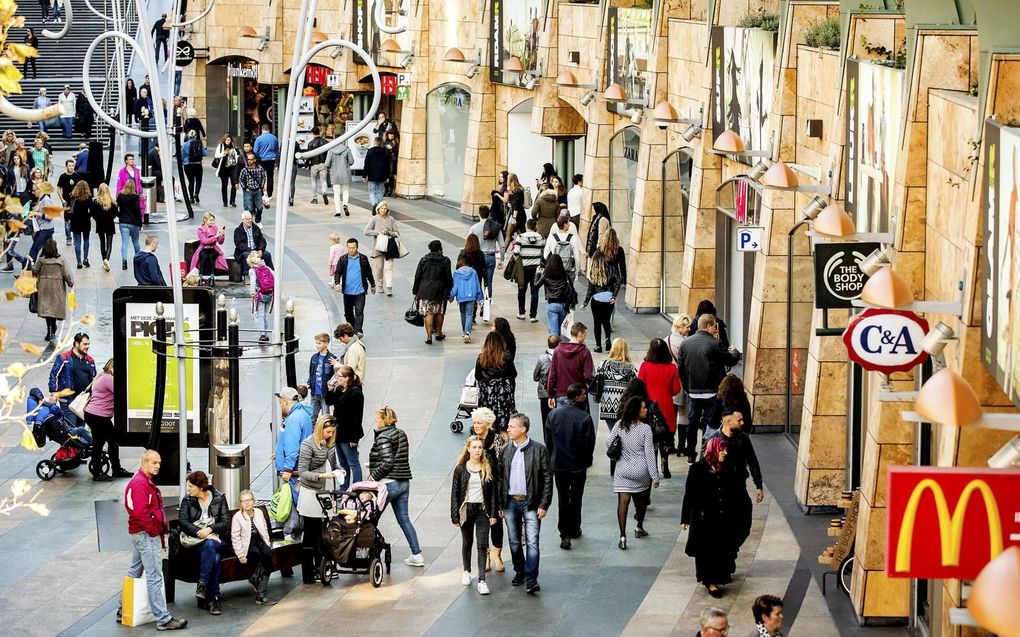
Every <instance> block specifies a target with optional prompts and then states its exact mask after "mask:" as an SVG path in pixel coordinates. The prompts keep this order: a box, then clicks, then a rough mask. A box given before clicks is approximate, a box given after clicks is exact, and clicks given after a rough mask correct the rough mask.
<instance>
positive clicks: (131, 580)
mask: <svg viewBox="0 0 1020 637" xmlns="http://www.w3.org/2000/svg"><path fill="white" fill-rule="evenodd" d="M154 621H156V618H155V617H153V616H152V611H151V610H149V593H148V589H147V588H146V585H145V576H144V575H143V576H142V577H125V578H124V588H123V589H122V590H121V593H120V623H121V624H122V625H124V626H141V625H142V624H151V623H152V622H154Z"/></svg>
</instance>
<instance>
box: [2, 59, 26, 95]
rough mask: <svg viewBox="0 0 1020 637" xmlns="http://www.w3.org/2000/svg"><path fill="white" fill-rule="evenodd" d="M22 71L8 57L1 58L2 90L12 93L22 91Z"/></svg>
mask: <svg viewBox="0 0 1020 637" xmlns="http://www.w3.org/2000/svg"><path fill="white" fill-rule="evenodd" d="M22 77H23V76H22V74H21V71H19V70H18V68H17V67H16V66H14V64H13V63H12V62H11V60H10V59H8V58H0V92H3V93H6V94H8V95H10V94H11V93H20V92H21V78H22Z"/></svg>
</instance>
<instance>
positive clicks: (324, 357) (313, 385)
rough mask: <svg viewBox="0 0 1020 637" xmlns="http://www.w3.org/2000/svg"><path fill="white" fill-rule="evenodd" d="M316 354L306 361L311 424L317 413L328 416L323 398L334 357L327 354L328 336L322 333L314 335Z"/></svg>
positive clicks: (317, 417) (316, 418)
mask: <svg viewBox="0 0 1020 637" xmlns="http://www.w3.org/2000/svg"><path fill="white" fill-rule="evenodd" d="M315 349H316V352H315V353H314V354H312V359H311V360H310V361H308V395H309V396H310V397H311V407H312V422H313V423H314V422H315V421H316V420H318V419H319V412H325V414H326V415H327V416H328V415H329V407H327V406H326V402H325V400H323V396H325V395H326V384H327V383H328V382H329V379H330V377H332V376H333V361H335V360H336V357H335V356H333V355H332V354H331V353H330V352H329V334H326V333H325V332H323V333H322V334H316V335H315Z"/></svg>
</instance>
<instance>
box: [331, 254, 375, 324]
mask: <svg viewBox="0 0 1020 637" xmlns="http://www.w3.org/2000/svg"><path fill="white" fill-rule="evenodd" d="M333 287H334V288H335V289H336V291H337V292H340V293H341V294H343V297H344V320H345V321H347V322H348V323H350V324H351V325H353V326H354V331H355V332H357V333H358V338H362V337H363V336H365V332H364V331H363V326H364V324H365V293H366V291H367V290H369V289H371V290H372V294H375V277H374V276H373V275H372V267H371V266H370V265H369V262H368V257H366V256H365V255H363V254H360V253H359V252H358V240H357V239H355V238H353V237H351V238H350V239H348V240H347V254H345V255H343V256H342V257H340V260H339V261H337V264H336V270H335V271H334V272H333Z"/></svg>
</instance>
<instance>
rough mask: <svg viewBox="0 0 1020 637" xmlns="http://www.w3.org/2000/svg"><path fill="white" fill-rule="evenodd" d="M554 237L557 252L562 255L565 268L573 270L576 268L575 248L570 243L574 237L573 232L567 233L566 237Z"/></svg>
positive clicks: (569, 270)
mask: <svg viewBox="0 0 1020 637" xmlns="http://www.w3.org/2000/svg"><path fill="white" fill-rule="evenodd" d="M553 238H554V239H556V254H558V255H560V259H562V260H563V269H564V270H566V271H567V272H573V271H574V270H576V265H575V264H574V248H573V246H572V245H570V240H571V239H573V238H574V235H573V233H567V238H566V239H560V238H559V237H558V236H556V237H553Z"/></svg>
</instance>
